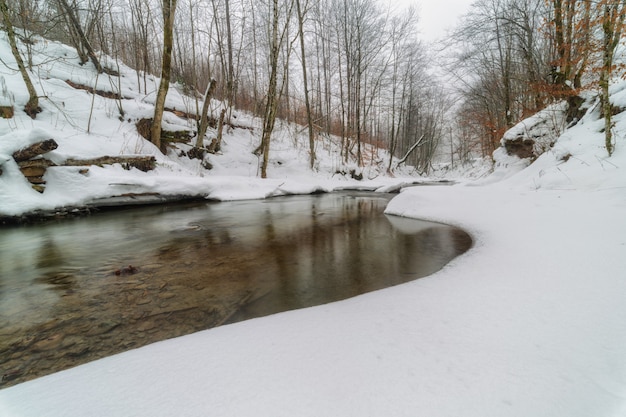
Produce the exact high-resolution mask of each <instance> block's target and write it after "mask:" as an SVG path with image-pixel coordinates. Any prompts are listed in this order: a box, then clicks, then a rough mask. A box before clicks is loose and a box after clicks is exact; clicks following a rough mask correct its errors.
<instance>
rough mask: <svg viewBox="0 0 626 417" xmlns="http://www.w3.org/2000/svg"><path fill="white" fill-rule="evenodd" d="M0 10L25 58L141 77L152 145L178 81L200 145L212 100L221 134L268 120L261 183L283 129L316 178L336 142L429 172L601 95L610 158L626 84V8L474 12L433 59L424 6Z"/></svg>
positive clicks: (253, 4) (541, 5) (8, 1)
mask: <svg viewBox="0 0 626 417" xmlns="http://www.w3.org/2000/svg"><path fill="white" fill-rule="evenodd" d="M0 7H1V8H2V13H3V24H4V27H5V29H6V30H7V33H8V34H9V35H10V36H9V37H10V38H11V39H13V41H12V42H13V44H15V42H16V38H17V39H19V40H21V42H22V43H24V44H25V45H26V46H28V45H30V44H32V43H33V42H34V41H33V37H34V36H41V37H44V38H46V39H51V40H57V41H61V42H64V43H67V44H69V45H72V46H73V47H75V48H76V50H77V51H78V54H79V56H80V59H81V62H82V63H83V64H88V63H91V64H93V65H94V66H95V68H96V69H97V71H98V72H99V73H102V72H113V73H114V72H115V68H105V67H103V66H102V65H101V63H100V60H101V57H102V56H103V54H104V55H107V56H110V57H113V58H114V60H115V61H116V62H123V63H125V64H127V65H129V66H131V67H133V68H135V70H136V83H137V88H138V89H139V92H143V93H145V94H149V93H155V94H156V97H157V98H156V105H155V112H154V117H153V119H152V123H151V126H150V133H149V134H148V135H147V137H148V138H149V139H150V140H151V141H152V142H153V143H155V144H156V145H157V146H158V147H160V148H161V149H163V146H162V144H161V118H162V113H163V110H164V102H165V97H166V95H167V89H168V87H169V84H170V83H169V82H173V83H176V84H177V85H179V86H180V87H181V88H182V89H183V90H184V91H185V92H186V93H187V94H188V95H189V96H191V97H194V98H195V104H194V106H192V107H194V108H192V109H189V110H190V113H192V114H194V117H195V119H196V121H197V131H198V132H199V133H198V134H197V143H198V146H199V147H200V146H202V139H203V136H204V132H206V126H207V123H208V116H207V111H208V102H209V101H210V99H211V98H214V99H218V100H221V101H222V102H223V103H224V109H223V112H222V113H221V117H220V122H221V123H224V122H230V121H231V118H232V109H233V108H236V109H240V110H244V111H248V112H251V113H252V114H254V115H256V116H259V117H262V118H263V131H262V137H261V143H260V145H259V147H258V149H257V150H256V152H257V153H258V154H259V155H260V156H262V161H263V164H262V167H261V176H262V177H265V176H266V168H267V161H268V155H269V152H270V143H271V135H272V131H273V129H274V125H275V121H276V119H282V120H287V121H291V122H295V123H297V124H299V125H302V126H304V127H305V129H306V131H307V134H308V138H309V145H310V150H309V155H310V166H311V167H314V164H315V141H316V139H317V138H319V137H324V136H329V135H335V136H337V137H340V138H341V157H342V158H343V159H344V160H345V161H346V162H348V160H352V161H353V162H356V163H357V164H359V165H362V164H363V163H364V162H365V161H366V160H367V158H368V155H367V154H366V152H364V148H363V144H372V145H375V146H376V147H379V148H385V149H388V150H389V152H390V154H391V155H394V156H396V157H398V158H403V160H404V161H406V163H407V164H411V165H413V166H415V167H416V168H417V170H418V171H419V172H421V173H427V172H429V170H430V169H431V167H432V164H433V161H435V160H437V159H438V160H444V161H447V162H450V163H451V164H452V165H454V164H462V163H464V162H466V161H468V160H470V159H471V158H474V157H487V158H488V157H490V156H491V154H492V153H493V151H494V150H495V149H496V148H497V147H498V146H499V142H500V139H501V138H502V135H503V133H504V132H505V131H506V130H508V129H509V128H511V127H512V126H514V125H515V124H516V123H517V122H518V121H520V120H522V119H523V118H525V117H528V116H529V115H532V114H534V113H536V112H537V111H539V110H541V109H543V108H545V107H546V106H547V105H549V104H551V103H553V102H555V101H559V100H566V101H567V102H568V104H569V108H570V109H569V112H570V116H571V117H570V120H574V119H575V118H576V110H577V107H578V106H580V104H581V103H582V99H580V98H579V96H580V94H581V92H583V91H585V90H589V89H595V90H597V91H599V92H600V95H599V97H600V100H601V103H600V104H601V107H602V111H603V114H605V115H607V117H606V118H605V132H606V150H607V152H608V154H609V155H610V154H611V153H612V151H613V144H614V139H613V138H612V137H611V131H612V129H611V126H612V124H611V113H612V110H611V104H610V103H609V101H608V91H609V86H610V83H611V79H612V77H614V76H617V75H621V74H623V70H624V68H623V64H619V65H618V64H616V59H615V53H616V51H617V50H618V46H619V44H620V40H621V36H622V33H623V28H624V19H625V16H626V2H624V1H616V0H597V1H595V0H594V1H592V0H477V1H476V2H474V3H473V4H472V6H471V7H470V9H469V12H467V14H466V15H465V16H463V19H462V20H461V21H460V22H461V23H459V24H458V25H457V26H456V27H455V28H453V29H452V30H451V31H450V32H449V36H447V37H446V38H445V39H442V40H441V41H439V42H437V43H435V44H428V45H427V44H424V42H422V41H421V40H420V34H419V30H420V16H419V13H418V12H417V9H416V8H414V7H411V8H408V9H401V8H399V7H397V6H394V5H393V2H390V3H389V4H384V3H382V2H380V1H376V0H316V1H313V0H260V1H259V0H203V1H200V0H163V1H155V0H51V1H41V0H0ZM13 50H14V54H15V55H16V60H17V62H18V66H20V71H21V73H22V76H23V78H24V81H25V83H26V84H27V86H28V85H29V84H30V87H29V92H31V101H29V103H28V104H27V105H26V111H27V112H28V113H29V114H31V116H32V117H36V114H37V108H38V104H37V95H36V93H35V89H34V88H33V87H32V81H31V80H30V76H29V71H27V70H30V73H31V74H32V73H33V72H36V69H33V65H32V61H31V60H30V57H29V52H28V51H29V49H28V47H27V48H26V50H27V53H26V56H24V57H19V55H20V54H19V52H18V51H17V48H13ZM18 58H19V59H18ZM20 62H21V64H20ZM151 75H156V76H157V77H160V78H161V80H162V81H161V82H160V84H159V85H156V83H155V82H154V78H153V77H151ZM151 80H152V81H151ZM203 104H204V105H203ZM120 113H121V114H120V116H123V109H121V108H120ZM391 169H392V163H391V159H390V160H389V166H388V170H391Z"/></svg>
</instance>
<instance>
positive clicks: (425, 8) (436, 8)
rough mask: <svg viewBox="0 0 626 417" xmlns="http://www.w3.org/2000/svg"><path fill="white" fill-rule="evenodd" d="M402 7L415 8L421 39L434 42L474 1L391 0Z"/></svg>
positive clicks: (453, 24)
mask: <svg viewBox="0 0 626 417" xmlns="http://www.w3.org/2000/svg"><path fill="white" fill-rule="evenodd" d="M392 1H393V3H395V4H398V5H400V4H402V5H403V7H408V6H411V5H413V6H415V7H416V9H417V11H418V14H419V28H420V32H421V38H422V39H423V40H425V41H427V42H431V41H434V40H436V39H438V38H440V37H442V36H444V35H445V34H446V29H450V28H452V27H453V26H455V24H456V22H457V19H458V18H459V16H461V15H462V14H464V13H465V12H467V10H468V9H469V6H470V4H472V3H473V2H474V1H475V0H395V1H394V0H392Z"/></svg>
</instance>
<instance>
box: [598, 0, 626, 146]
mask: <svg viewBox="0 0 626 417" xmlns="http://www.w3.org/2000/svg"><path fill="white" fill-rule="evenodd" d="M601 7H603V8H604V10H603V12H604V19H603V20H602V32H603V35H604V36H603V42H602V68H601V69H600V82H599V84H600V89H601V100H602V111H603V113H604V136H605V146H606V151H607V152H608V154H609V156H611V155H612V154H613V150H614V147H613V133H612V131H611V130H612V128H613V122H612V120H611V118H612V111H613V109H612V108H611V101H610V97H609V85H610V82H611V72H612V70H613V56H614V53H615V49H616V48H617V45H618V44H619V41H620V37H621V34H622V30H623V27H624V20H625V19H626V4H625V3H624V2H609V1H607V2H605V3H604V4H603V5H601Z"/></svg>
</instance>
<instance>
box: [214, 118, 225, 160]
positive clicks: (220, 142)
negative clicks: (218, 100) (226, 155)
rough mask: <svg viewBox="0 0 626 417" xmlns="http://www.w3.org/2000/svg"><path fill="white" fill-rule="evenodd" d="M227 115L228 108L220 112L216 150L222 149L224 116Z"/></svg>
mask: <svg viewBox="0 0 626 417" xmlns="http://www.w3.org/2000/svg"><path fill="white" fill-rule="evenodd" d="M225 117H226V109H222V111H221V112H220V119H219V121H218V122H217V141H216V142H215V152H219V151H220V150H221V149H222V132H223V131H224V118H225Z"/></svg>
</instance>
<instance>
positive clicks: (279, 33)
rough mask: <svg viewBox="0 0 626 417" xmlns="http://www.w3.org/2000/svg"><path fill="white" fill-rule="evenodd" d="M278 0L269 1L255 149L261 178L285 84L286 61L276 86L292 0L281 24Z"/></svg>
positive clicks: (266, 164)
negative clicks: (262, 104) (266, 79)
mask: <svg viewBox="0 0 626 417" xmlns="http://www.w3.org/2000/svg"><path fill="white" fill-rule="evenodd" d="M278 3H279V2H278V0H271V2H270V5H269V6H270V7H269V8H270V18H271V22H270V23H269V34H270V37H269V72H270V78H269V84H268V87H267V95H266V102H265V115H264V117H263V133H262V136H261V145H260V146H259V148H258V149H257V150H258V151H259V152H260V153H261V154H262V155H263V161H262V163H261V178H267V166H268V164H269V152H270V139H271V136H272V132H273V131H274V124H275V123H276V113H277V110H278V103H279V100H280V97H281V95H282V92H283V87H284V85H285V77H284V71H285V67H286V66H287V65H288V61H286V62H285V63H284V64H283V68H282V71H283V77H282V80H281V86H280V88H279V87H278V81H279V71H280V70H281V68H279V63H280V62H279V61H280V51H281V49H282V47H283V45H284V44H285V42H286V34H287V27H288V26H289V21H290V19H291V14H292V9H293V1H290V2H289V4H287V5H286V8H285V10H284V17H283V21H282V24H281V21H280V5H279V4H278Z"/></svg>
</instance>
